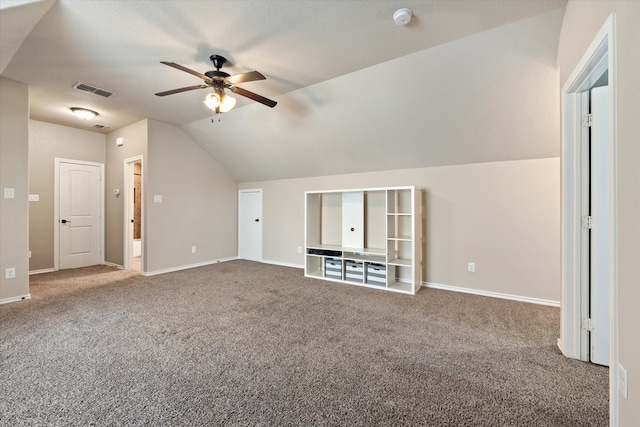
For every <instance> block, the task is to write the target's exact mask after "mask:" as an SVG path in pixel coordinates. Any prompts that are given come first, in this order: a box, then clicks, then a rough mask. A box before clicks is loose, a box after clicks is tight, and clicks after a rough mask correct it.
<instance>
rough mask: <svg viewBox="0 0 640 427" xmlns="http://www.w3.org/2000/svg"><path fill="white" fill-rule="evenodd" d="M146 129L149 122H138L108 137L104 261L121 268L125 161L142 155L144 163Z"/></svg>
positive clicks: (122, 256) (122, 260) (122, 262)
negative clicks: (120, 142)
mask: <svg viewBox="0 0 640 427" xmlns="http://www.w3.org/2000/svg"><path fill="white" fill-rule="evenodd" d="M147 127H148V121H147V120H141V121H139V122H137V123H134V124H132V125H129V126H125V127H123V128H121V129H118V130H115V131H113V132H111V133H109V135H107V146H106V151H107V166H106V175H107V181H106V189H105V199H106V203H105V205H106V206H105V212H106V216H107V218H106V224H105V239H106V243H107V250H106V256H105V260H106V261H107V262H111V263H113V264H116V265H124V226H125V224H124V160H125V159H128V158H131V157H137V156H142V158H143V164H144V163H145V162H146V160H147V139H148V136H147ZM116 138H123V139H124V143H123V145H122V146H117V145H116ZM143 174H144V171H143ZM115 189H118V190H120V195H119V196H116V195H114V194H113V190H115Z"/></svg>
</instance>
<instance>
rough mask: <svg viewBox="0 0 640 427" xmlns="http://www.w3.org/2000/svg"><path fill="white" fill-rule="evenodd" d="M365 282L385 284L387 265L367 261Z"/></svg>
mask: <svg viewBox="0 0 640 427" xmlns="http://www.w3.org/2000/svg"><path fill="white" fill-rule="evenodd" d="M366 283H367V284H369V285H378V286H386V285H387V266H386V265H384V264H374V263H367V276H366Z"/></svg>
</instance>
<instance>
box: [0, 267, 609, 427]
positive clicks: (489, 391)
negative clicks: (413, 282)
mask: <svg viewBox="0 0 640 427" xmlns="http://www.w3.org/2000/svg"><path fill="white" fill-rule="evenodd" d="M30 291H31V294H32V299H31V300H28V301H24V302H18V303H14V304H6V305H2V306H0V370H1V377H2V383H1V384H0V425H3V426H25V425H47V426H58V425H100V426H102V425H145V426H149V425H190V426H191V425H201V426H219V425H225V426H236V425H246V426H255V425H260V426H284V425H305V426H307V425H322V426H325V425H335V426H343V425H344V426H398V425H412V426H416V425H424V426H605V425H607V424H608V369H606V368H603V367H600V366H595V365H591V364H588V363H583V362H579V361H575V360H569V359H566V358H564V357H563V356H562V355H561V354H560V353H559V351H558V349H557V348H556V344H555V343H556V339H557V338H558V335H559V309H557V308H552V307H545V306H538V305H533V304H526V303H519V302H514V301H506V300H498V299H492V298H486V297H480V296H474V295H465V294H460V293H454V292H445V291H439V290H433V289H423V290H421V291H420V292H419V293H418V294H417V295H416V296H409V295H400V294H394V293H388V292H383V291H379V290H372V289H366V288H360V287H355V286H349V285H340V284H334V283H328V282H323V281H319V280H314V279H306V278H304V277H302V271H301V270H298V269H292V268H286V267H279V266H272V265H265V264H260V263H254V262H249V261H233V262H227V263H221V264H216V265H211V266H207V267H201V268H196V269H191V270H186V271H182V272H176V273H169V274H164V275H159V276H153V277H142V276H139V275H137V273H135V272H125V271H119V270H115V269H113V268H109V267H105V266H98V267H89V268H85V269H79V270H74V271H61V272H55V273H49V274H43V275H37V276H31V288H30Z"/></svg>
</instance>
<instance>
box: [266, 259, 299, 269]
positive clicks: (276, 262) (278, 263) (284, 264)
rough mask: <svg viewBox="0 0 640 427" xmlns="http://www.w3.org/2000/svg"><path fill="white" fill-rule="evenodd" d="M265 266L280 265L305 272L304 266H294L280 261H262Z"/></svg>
mask: <svg viewBox="0 0 640 427" xmlns="http://www.w3.org/2000/svg"><path fill="white" fill-rule="evenodd" d="M260 262H261V263H263V264H271V265H280V266H282V267H291V268H299V269H302V270H304V264H292V263H290V262H280V261H269V260H264V259H263V260H262V261H260Z"/></svg>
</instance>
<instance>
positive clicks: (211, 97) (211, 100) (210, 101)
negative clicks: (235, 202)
mask: <svg viewBox="0 0 640 427" xmlns="http://www.w3.org/2000/svg"><path fill="white" fill-rule="evenodd" d="M202 102H203V103H204V105H206V106H207V108H209V109H210V110H215V109H216V108H218V107H219V106H220V95H218V94H217V93H215V92H212V93H210V94H208V95H207V97H206V98H205V99H204V101H202Z"/></svg>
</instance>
